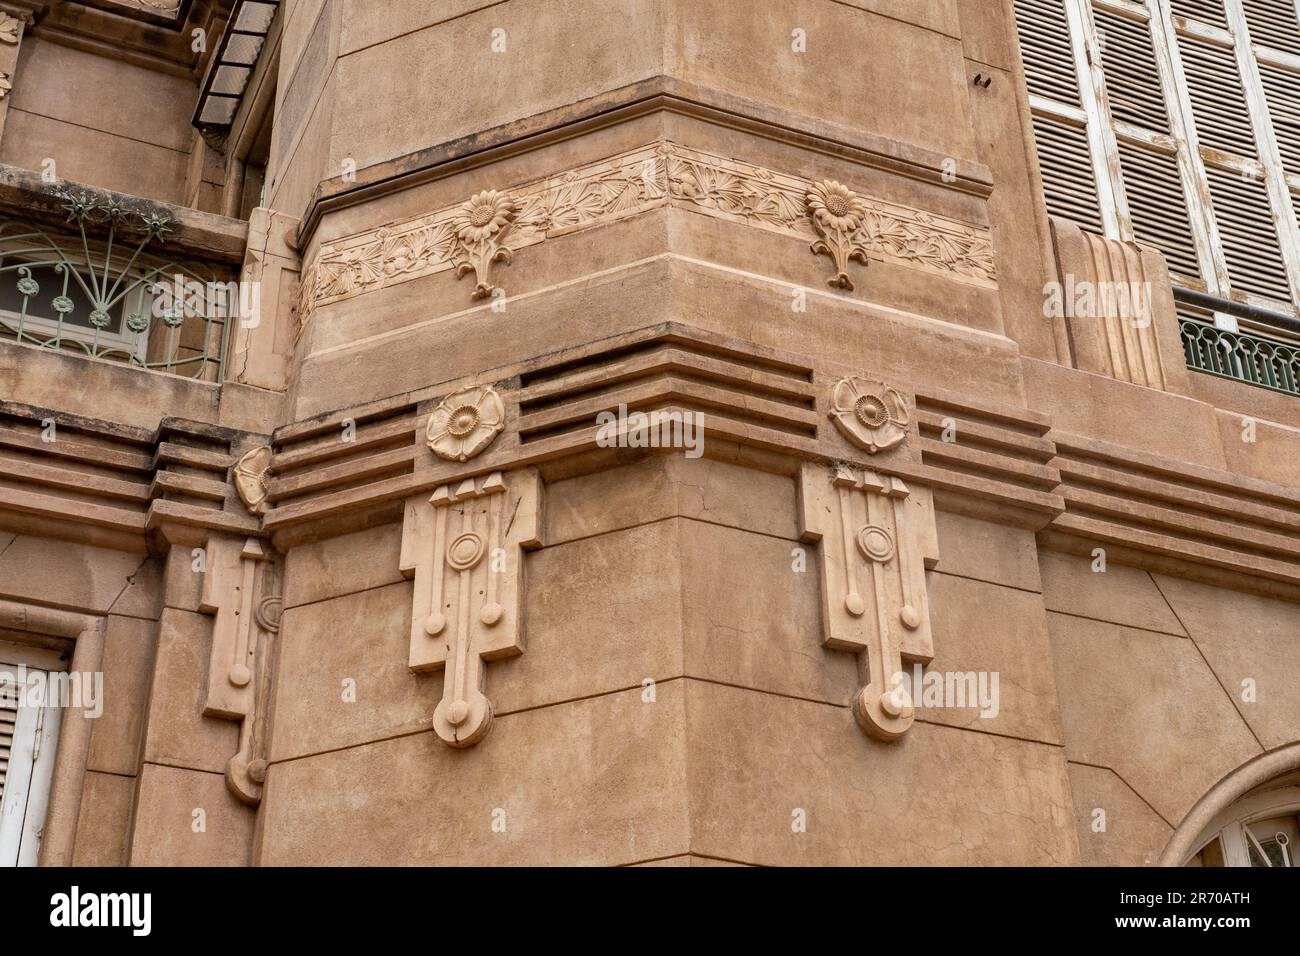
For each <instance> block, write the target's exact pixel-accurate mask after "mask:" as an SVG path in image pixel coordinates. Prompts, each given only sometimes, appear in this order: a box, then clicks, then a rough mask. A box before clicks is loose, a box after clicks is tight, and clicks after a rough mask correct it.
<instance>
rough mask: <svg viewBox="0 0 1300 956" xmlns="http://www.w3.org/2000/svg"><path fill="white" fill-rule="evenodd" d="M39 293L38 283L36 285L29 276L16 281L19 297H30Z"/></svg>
mask: <svg viewBox="0 0 1300 956" xmlns="http://www.w3.org/2000/svg"><path fill="white" fill-rule="evenodd" d="M40 291H41V286H40V283H38V282H37V281H36V280H35V279H33V278H32V277H31V276H23V277H22V278H21V279H19V280H18V294H19V295H27V296H31V295H35V294H36V293H38V292H40Z"/></svg>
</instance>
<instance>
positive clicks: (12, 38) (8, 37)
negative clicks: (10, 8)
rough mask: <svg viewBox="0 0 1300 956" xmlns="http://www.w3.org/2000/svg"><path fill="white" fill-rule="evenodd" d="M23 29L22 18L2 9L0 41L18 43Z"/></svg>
mask: <svg viewBox="0 0 1300 956" xmlns="http://www.w3.org/2000/svg"><path fill="white" fill-rule="evenodd" d="M21 30H22V21H21V20H19V19H18V18H17V17H15V16H12V15H10V14H8V13H4V12H3V11H0V43H17V42H18V36H19V33H20V32H21Z"/></svg>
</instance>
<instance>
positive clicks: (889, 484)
mask: <svg viewBox="0 0 1300 956" xmlns="http://www.w3.org/2000/svg"><path fill="white" fill-rule="evenodd" d="M799 489H800V517H801V534H802V537H803V539H804V540H805V541H814V542H815V541H820V542H821V549H820V550H821V557H820V563H821V579H822V581H821V583H822V587H821V592H822V627H823V641H824V643H825V645H826V646H827V647H829V648H832V649H834V650H841V651H850V652H852V653H855V654H857V655H858V660H859V665H858V668H859V674H860V675H861V678H862V687H861V688H860V689H859V691H858V693H857V694H856V695H855V697H854V699H853V713H854V716H855V717H856V718H857V721H858V723H859V724H860V725H861V726H862V729H863V730H865V731H866V732H867V733H869V734H871V735H872V736H873V737H878V738H880V739H882V740H893V739H895V738H897V737H900V736H902V735H903V734H904V733H905V732H906V731H907V729H908V728H909V727H910V726H911V725H912V721H913V718H914V716H915V711H914V708H913V704H912V700H911V698H910V696H909V695H908V692H907V687H906V686H905V685H904V684H903V683H902V675H903V665H904V664H910V663H921V664H928V663H929V662H930V661H931V660H932V659H933V657H934V643H933V639H932V637H931V633H930V609H929V602H928V598H927V595H926V584H925V571H926V568H928V567H933V566H934V565H935V564H936V563H937V562H938V560H939V553H938V552H939V549H938V543H937V535H936V532H935V527H934V502H933V498H932V496H931V494H930V492H929V490H928V489H924V488H910V487H909V486H908V485H906V484H904V483H903V481H902V480H901V479H899V478H897V477H894V476H891V475H882V474H879V473H877V472H875V471H872V470H870V469H865V470H864V469H860V468H854V467H850V466H847V465H838V466H836V467H835V468H834V469H831V468H828V467H826V466H824V465H817V464H805V465H804V466H803V467H802V470H801V473H800V482H799Z"/></svg>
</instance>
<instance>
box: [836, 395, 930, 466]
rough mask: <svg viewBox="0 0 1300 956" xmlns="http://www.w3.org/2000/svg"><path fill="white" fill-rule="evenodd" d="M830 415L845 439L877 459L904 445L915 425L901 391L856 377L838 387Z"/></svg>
mask: <svg viewBox="0 0 1300 956" xmlns="http://www.w3.org/2000/svg"><path fill="white" fill-rule="evenodd" d="M830 415H831V418H832V419H834V421H835V424H836V426H837V427H838V428H839V430H840V432H841V433H842V434H843V435H844V437H845V438H847V439H848V440H849V441H851V442H853V444H855V445H857V446H858V447H859V448H862V449H864V450H866V451H867V452H869V453H870V454H873V455H874V454H876V453H877V452H881V451H888V450H889V449H890V448H895V447H897V446H898V445H901V444H902V443H903V441H904V440H905V439H906V438H907V426H908V423H909V422H910V421H911V419H910V417H909V416H908V413H907V402H906V401H905V400H904V398H903V396H902V395H901V394H899V392H898V390H897V389H894V388H891V387H889V386H888V385H882V384H881V383H879V382H869V381H867V380H866V379H863V378H857V377H856V376H850V377H848V378H842V379H840V380H839V381H838V382H836V383H835V388H834V390H833V391H832V392H831V411H830Z"/></svg>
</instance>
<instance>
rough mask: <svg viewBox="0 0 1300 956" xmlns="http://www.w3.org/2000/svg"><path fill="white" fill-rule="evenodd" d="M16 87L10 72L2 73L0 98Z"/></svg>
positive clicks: (0, 75) (0, 77)
mask: <svg viewBox="0 0 1300 956" xmlns="http://www.w3.org/2000/svg"><path fill="white" fill-rule="evenodd" d="M13 88H14V85H13V82H12V81H11V79H10V76H9V74H8V73H0V100H2V99H4V98H5V96H6V95H7V94H8V93H9V91H10V90H12V89H13Z"/></svg>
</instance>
